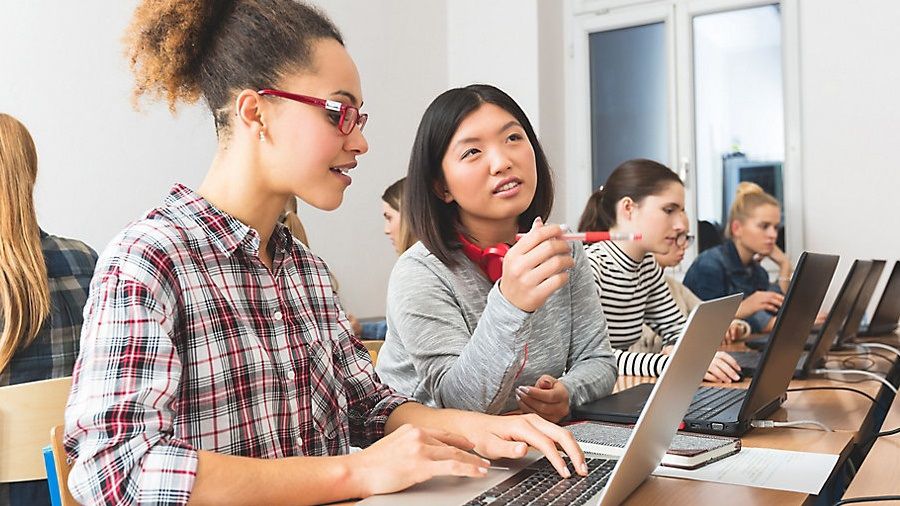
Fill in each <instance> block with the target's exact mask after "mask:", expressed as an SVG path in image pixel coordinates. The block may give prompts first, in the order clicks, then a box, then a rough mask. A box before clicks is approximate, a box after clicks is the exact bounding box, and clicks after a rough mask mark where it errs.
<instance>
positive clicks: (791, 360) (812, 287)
mask: <svg viewBox="0 0 900 506" xmlns="http://www.w3.org/2000/svg"><path fill="white" fill-rule="evenodd" d="M837 263H838V257H837V256H835V255H822V254H817V253H808V252H804V253H803V254H802V255H800V260H799V261H798V262H797V270H796V271H795V273H794V277H793V279H792V280H791V285H790V286H789V287H788V292H787V295H785V303H784V304H783V305H782V306H781V309H780V310H779V313H778V318H777V319H776V320H775V328H774V330H773V332H772V335H773V338H772V342H771V344H770V345H769V346H768V347H767V348H766V349H765V351H764V352H763V358H762V360H761V361H760V365H759V368H758V370H757V371H756V374H754V375H753V379H752V381H751V383H750V386H749V388H747V389H743V388H734V387H729V386H722V387H719V386H715V387H706V386H704V387H700V388H699V389H698V390H697V392H696V393H695V395H694V399H693V401H692V402H691V406H690V407H689V409H688V411H687V413H686V414H685V416H684V423H685V430H688V431H691V432H701V433H705V434H719V435H725V436H740V435H741V434H743V433H745V432H747V431H748V430H750V422H751V420H754V419H759V418H764V417H766V416H768V415H770V414H771V413H773V412H774V411H775V410H777V409H778V407H779V406H781V403H782V401H783V400H784V397H785V395H786V391H787V387H788V384H790V382H791V377H792V376H793V373H794V369H795V368H796V365H797V360H798V359H799V358H800V354H801V353H802V352H803V343H804V342H805V340H806V336H807V334H808V333H809V329H810V328H811V327H812V323H813V320H814V319H815V315H816V311H818V308H819V306H820V305H821V304H822V300H823V299H824V298H825V293H826V292H827V291H828V285H829V282H830V281H831V277H832V276H833V275H834V270H835V268H836V267H837ZM794 299H796V302H792V301H793V300H794ZM792 308H793V309H792ZM788 309H790V310H788ZM719 337H720V338H721V336H719ZM650 389H651V386H649V385H647V384H643V385H638V386H635V387H632V388H629V389H627V390H623V391H621V392H618V393H616V394H615V395H611V396H609V397H605V398H603V399H599V400H597V401H594V402H592V403H590V404H587V405H584V406H581V407H580V408H578V409H577V410H576V412H575V417H576V418H583V419H587V420H595V421H601V422H613V423H634V420H635V419H636V418H637V416H638V414H639V413H640V412H641V409H642V408H643V406H644V403H646V402H647V395H648V394H649V392H650Z"/></svg>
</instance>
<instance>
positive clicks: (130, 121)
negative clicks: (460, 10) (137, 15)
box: [0, 0, 447, 316]
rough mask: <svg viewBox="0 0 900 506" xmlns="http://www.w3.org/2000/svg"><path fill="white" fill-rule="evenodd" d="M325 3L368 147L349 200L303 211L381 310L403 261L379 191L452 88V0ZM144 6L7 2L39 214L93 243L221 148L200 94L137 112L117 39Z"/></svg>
mask: <svg viewBox="0 0 900 506" xmlns="http://www.w3.org/2000/svg"><path fill="white" fill-rule="evenodd" d="M317 3H318V4H319V5H321V6H322V7H323V8H324V9H325V10H326V11H327V12H328V13H329V15H331V16H332V17H333V19H334V21H335V22H336V24H337V25H338V26H339V28H340V29H341V30H342V31H343V33H344V35H345V39H346V42H347V47H348V49H349V51H350V52H351V54H352V55H353V57H354V59H355V60H356V63H357V65H358V67H359V69H360V75H361V76H362V84H363V93H364V98H365V102H366V107H365V110H366V112H368V113H369V114H370V121H369V123H368V124H367V126H366V135H367V137H368V140H369V142H370V147H371V149H370V151H369V153H368V154H367V155H365V156H364V157H362V158H361V159H360V165H359V167H358V168H357V169H356V170H355V171H354V174H355V177H354V181H353V185H352V186H351V188H350V189H349V190H348V191H347V194H346V198H345V200H344V204H343V206H341V208H340V209H338V210H337V211H335V212H332V213H323V212H321V211H317V210H314V209H310V208H304V209H301V211H300V215H301V217H302V219H303V221H304V223H305V224H306V226H307V232H308V233H309V236H310V240H311V243H312V246H313V249H314V250H315V251H316V252H317V253H319V254H320V255H322V256H323V257H324V258H325V260H326V261H327V262H328V263H329V265H330V266H331V268H332V269H333V270H334V271H335V272H336V274H337V277H338V279H339V281H340V284H341V293H342V298H343V301H344V303H345V305H346V306H347V307H348V308H349V309H350V310H351V311H353V312H354V313H356V314H357V315H359V316H369V315H380V314H384V293H385V290H386V287H387V279H388V275H389V274H390V269H391V266H392V265H393V262H394V260H395V254H394V252H393V249H392V247H391V245H390V242H389V241H388V240H387V239H386V238H385V237H384V236H383V234H382V228H383V225H382V219H381V199H380V196H381V193H382V191H383V190H384V188H385V187H387V186H388V185H389V184H390V183H392V182H394V181H395V180H397V179H399V178H400V177H402V176H403V175H405V173H406V165H407V162H408V158H409V149H410V147H411V145H412V140H413V137H414V135H415V129H416V127H417V126H418V121H419V118H420V117H421V115H422V112H423V111H424V109H425V107H426V106H427V104H428V103H429V102H430V101H431V100H432V99H433V98H434V97H435V96H436V95H437V94H438V93H440V92H441V91H443V90H444V89H446V87H447V56H446V54H447V46H446V44H447V43H446V41H447V36H446V33H447V28H446V27H447V18H446V12H445V10H446V6H445V3H444V2H443V1H442V0H430V1H428V2H419V1H416V0H383V1H379V2H356V1H350V0H322V1H320V2H317ZM136 4H137V2H136V1H134V0H132V1H126V2H108V1H101V0H84V1H79V2H56V1H50V0H34V1H29V2H20V1H17V0H0V12H3V15H2V16H0V69H2V73H0V111H4V112H8V113H10V114H13V115H14V116H16V117H18V118H19V119H20V120H21V121H22V122H23V123H24V124H25V125H26V126H27V127H28V128H29V130H30V131H31V133H32V135H33V136H34V138H35V142H36V144H37V148H38V153H39V157H40V166H39V178H38V185H37V190H36V195H37V209H38V217H39V219H40V223H41V225H42V226H43V227H44V228H45V229H46V230H47V231H48V232H50V233H54V234H58V235H63V236H68V237H75V238H79V239H82V240H84V241H85V242H87V243H88V244H90V245H91V246H92V247H94V248H95V249H97V250H102V249H103V247H104V246H105V245H106V243H107V242H108V241H109V240H110V239H111V238H112V237H113V235H115V234H116V233H117V232H118V231H119V230H121V229H122V228H123V227H124V226H125V224H126V223H128V222H129V221H131V220H133V219H135V218H137V217H138V216H139V215H140V214H141V213H142V212H143V211H144V210H146V209H149V208H151V207H154V206H157V205H159V204H160V203H161V202H162V200H163V198H164V197H165V195H166V193H167V191H168V189H169V187H170V186H171V184H172V183H174V182H176V181H180V182H183V183H185V184H187V185H188V186H192V187H196V186H197V185H198V184H199V183H200V181H201V180H202V178H203V176H204V174H205V173H206V170H207V168H208V167H209V163H210V161H211V160H212V157H213V154H214V151H215V146H216V140H215V133H214V130H213V126H212V121H211V117H210V114H209V113H208V111H207V109H206V108H205V106H204V105H202V104H200V105H198V106H195V107H180V108H179V112H178V115H177V116H175V117H173V116H172V115H170V114H169V112H168V110H167V107H166V105H165V104H163V103H154V102H149V101H145V105H144V107H143V110H144V112H136V111H134V110H133V109H132V107H131V104H130V95H131V88H132V78H131V75H130V73H129V71H128V68H127V63H126V59H125V57H124V56H123V54H122V44H121V37H122V34H123V33H124V30H125V27H126V25H127V23H128V21H129V19H130V17H131V14H132V11H133V10H134V6H135V5H136ZM411 20H414V22H411ZM423 55H427V57H425V56H423Z"/></svg>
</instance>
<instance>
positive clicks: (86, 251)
mask: <svg viewBox="0 0 900 506" xmlns="http://www.w3.org/2000/svg"><path fill="white" fill-rule="evenodd" d="M36 179H37V152H36V151H35V147H34V141H33V140H32V138H31V135H30V134H29V133H28V130H27V129H26V128H25V126H24V125H22V123H20V122H19V121H18V120H16V119H15V118H13V117H12V116H10V115H8V114H2V113H0V202H3V204H2V209H0V271H2V272H3V276H0V386H7V385H14V384H17V383H27V382H30V381H38V380H45V379H50V378H57V377H62V376H69V375H71V374H72V367H73V365H74V364H75V358H76V357H77V355H78V338H79V335H80V334H81V318H82V317H81V312H82V308H83V307H84V302H85V299H86V298H87V291H88V283H90V280H91V275H92V274H93V272H94V264H95V263H96V262H97V254H96V253H95V252H94V250H92V249H91V248H89V247H88V246H87V245H86V244H84V243H82V242H80V241H76V240H73V239H63V238H61V237H55V236H52V235H48V234H47V233H46V232H44V231H43V230H41V229H40V227H38V223H37V216H36V215H35V211H34V198H33V191H34V183H35V180H36ZM47 494H48V493H47V482H46V480H39V481H32V482H23V483H15V484H10V485H7V484H0V504H12V505H17V504H23V505H24V504H29V505H31V504H49V503H50V498H49V496H48V495H47Z"/></svg>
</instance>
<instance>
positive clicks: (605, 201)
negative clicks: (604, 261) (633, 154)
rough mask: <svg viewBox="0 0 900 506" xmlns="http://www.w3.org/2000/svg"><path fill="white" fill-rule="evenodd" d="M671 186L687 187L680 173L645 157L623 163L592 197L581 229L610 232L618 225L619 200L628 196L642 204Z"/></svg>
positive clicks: (585, 209) (583, 216)
mask: <svg viewBox="0 0 900 506" xmlns="http://www.w3.org/2000/svg"><path fill="white" fill-rule="evenodd" d="M672 183H678V184H680V185H684V183H683V182H682V181H681V178H679V177H678V174H675V173H674V172H672V170H671V169H669V168H668V167H666V166H665V165H663V164H661V163H659V162H655V161H653V160H647V159H645V158H636V159H634V160H628V161H626V162H623V163H622V164H621V165H619V166H618V167H616V169H615V170H614V171H612V174H610V175H609V178H607V179H606V184H604V185H603V186H601V187H600V188H598V189H597V190H596V191H595V192H594V193H593V194H591V197H590V198H589V199H588V202H587V205H586V206H585V208H584V212H582V213H581V220H579V222H578V230H580V231H582V232H586V231H599V230H609V229H610V228H612V227H613V226H614V225H615V224H616V205H617V204H618V203H619V201H620V200H622V199H623V198H625V197H629V198H631V200H633V201H635V202H638V203H639V202H641V201H642V200H644V199H645V198H647V197H648V196H650V195H657V194H659V193H661V192H662V191H663V190H665V188H666V186H668V185H670V184H672Z"/></svg>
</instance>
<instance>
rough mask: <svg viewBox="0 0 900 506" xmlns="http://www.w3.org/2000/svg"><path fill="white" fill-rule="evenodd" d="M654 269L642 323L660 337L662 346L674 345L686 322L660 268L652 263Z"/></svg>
mask: <svg viewBox="0 0 900 506" xmlns="http://www.w3.org/2000/svg"><path fill="white" fill-rule="evenodd" d="M653 265H654V269H653V274H652V276H653V277H652V281H651V282H650V292H649V293H648V294H647V304H646V305H645V306H644V323H646V324H647V325H649V326H650V328H652V329H653V330H654V331H655V332H656V333H657V334H659V335H660V337H662V344H663V346H667V345H670V344H674V342H675V341H676V340H677V339H678V336H679V335H680V334H681V331H682V329H684V324H685V323H686V322H687V319H686V318H685V316H684V314H683V313H682V312H681V310H680V309H678V305H677V304H675V299H674V298H673V297H672V292H671V291H669V286H668V285H667V284H666V280H665V277H664V276H663V270H662V268H661V267H660V266H659V265H658V264H657V263H656V262H654V263H653Z"/></svg>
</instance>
